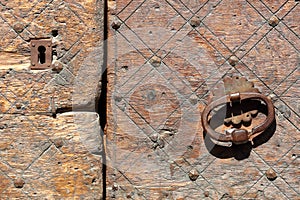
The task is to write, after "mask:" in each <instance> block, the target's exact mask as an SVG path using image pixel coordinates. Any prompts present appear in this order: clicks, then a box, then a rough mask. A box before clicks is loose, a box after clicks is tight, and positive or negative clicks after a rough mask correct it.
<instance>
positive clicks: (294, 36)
mask: <svg viewBox="0 0 300 200" xmlns="http://www.w3.org/2000/svg"><path fill="white" fill-rule="evenodd" d="M108 6H109V15H108V22H109V23H108V24H109V37H108V82H109V84H108V119H107V122H108V127H107V133H106V139H107V141H106V143H107V144H106V160H107V198H108V199H113V198H115V199H126V198H128V199H178V200H179V199H204V198H207V199H222V198H223V199H230V198H232V199H297V198H299V193H300V191H299V176H300V174H299V173H300V172H299V150H300V149H299V138H300V137H299V95H300V93H299V89H298V88H299V86H300V85H299V50H300V38H299V37H300V35H299V34H300V29H299V21H300V18H299V17H300V15H299V13H300V6H299V3H298V1H295V0H288V1H286V0H275V1H237V0H209V1H204V0H199V1H196V0H162V1H158V0H143V1H142V0H134V1H130V0H126V1H108ZM232 75H238V76H243V77H246V78H247V79H248V80H251V81H253V82H254V84H255V86H256V87H257V88H259V90H260V91H261V93H262V94H264V95H266V96H269V97H270V98H272V101H273V104H274V106H275V112H276V123H274V124H273V125H272V127H271V128H270V130H268V131H267V132H269V135H268V134H267V135H265V140H264V141H263V142H261V143H260V144H258V145H256V146H251V145H246V146H245V145H244V146H243V147H241V146H236V147H234V148H233V147H232V148H216V146H214V145H213V144H212V143H210V142H209V141H207V140H206V137H204V135H203V128H202V125H201V123H200V121H201V112H202V111H203V109H204V107H205V106H206V105H207V98H208V96H209V94H210V92H211V91H212V90H213V89H214V88H215V87H216V85H217V84H218V83H221V81H222V79H223V78H224V77H227V76H229V77H230V76H232ZM270 173H271V175H272V174H273V175H275V176H276V178H275V180H274V178H273V179H272V178H270V177H269V178H268V176H270Z"/></svg>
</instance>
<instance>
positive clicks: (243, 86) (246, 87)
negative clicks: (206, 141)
mask: <svg viewBox="0 0 300 200" xmlns="http://www.w3.org/2000/svg"><path fill="white" fill-rule="evenodd" d="M223 82H224V85H223V86H224V87H222V88H221V87H217V88H216V90H214V91H213V95H214V98H213V99H212V100H209V103H208V105H207V106H206V107H205V109H204V111H203V112H202V118H201V122H202V126H203V129H204V131H205V132H206V133H207V134H208V135H209V136H210V137H211V138H212V139H213V141H215V143H221V145H222V143H224V142H225V143H226V142H227V143H228V142H231V143H234V144H244V143H247V142H249V141H250V142H251V143H252V144H253V139H254V138H255V137H257V136H258V135H260V134H261V133H262V132H263V131H264V130H266V129H267V128H268V127H269V126H270V125H271V124H272V122H273V121H274V117H275V113H274V106H273V104H272V101H271V99H270V98H268V97H266V96H265V95H263V94H261V93H260V92H259V91H258V89H257V88H254V84H253V83H252V82H249V81H247V79H246V78H244V77H238V76H235V77H232V78H229V77H227V78H225V79H224V80H223ZM222 93H223V94H224V95H223V96H221V97H220V94H222ZM216 94H218V95H216ZM246 100H259V101H263V102H264V103H265V105H266V107H267V113H266V119H265V120H264V121H263V122H262V123H261V124H259V125H257V126H255V127H253V128H252V129H251V130H247V129H246V128H241V127H238V128H230V129H227V130H225V131H224V133H220V132H217V131H216V130H214V128H212V127H211V125H210V122H209V121H210V119H211V118H209V116H210V114H211V112H212V111H213V110H214V109H215V108H216V107H218V106H222V105H223V106H224V105H228V106H229V107H230V108H233V107H234V106H235V105H237V104H241V102H243V101H246ZM256 113H257V110H252V111H249V112H245V113H240V115H238V116H232V117H230V118H226V117H225V118H224V123H226V122H229V121H232V122H233V123H234V124H239V123H241V121H243V120H244V121H250V120H251V115H253V114H256Z"/></svg>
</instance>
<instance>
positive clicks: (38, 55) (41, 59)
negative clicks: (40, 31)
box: [30, 39, 52, 69]
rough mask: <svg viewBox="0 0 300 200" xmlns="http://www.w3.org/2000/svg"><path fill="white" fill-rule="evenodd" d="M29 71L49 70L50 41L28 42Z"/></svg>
mask: <svg viewBox="0 0 300 200" xmlns="http://www.w3.org/2000/svg"><path fill="white" fill-rule="evenodd" d="M30 50H31V69H49V68H50V67H51V63H52V41H51V39H33V40H31V41H30Z"/></svg>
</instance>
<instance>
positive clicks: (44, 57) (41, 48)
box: [38, 46, 46, 64]
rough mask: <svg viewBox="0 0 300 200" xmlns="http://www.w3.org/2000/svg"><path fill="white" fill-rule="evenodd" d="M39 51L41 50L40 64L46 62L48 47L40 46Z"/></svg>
mask: <svg viewBox="0 0 300 200" xmlns="http://www.w3.org/2000/svg"><path fill="white" fill-rule="evenodd" d="M38 51H39V57H38V59H39V63H40V64H44V63H45V62H46V54H45V52H46V48H45V47H44V46H39V48H38Z"/></svg>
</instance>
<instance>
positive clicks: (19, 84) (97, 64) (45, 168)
mask: <svg viewBox="0 0 300 200" xmlns="http://www.w3.org/2000/svg"><path fill="white" fill-rule="evenodd" d="M0 10H1V12H0V37H1V41H0V124H1V125H0V199H101V198H102V192H103V184H102V178H103V177H102V155H101V151H102V141H101V136H100V132H101V131H100V124H99V115H98V114H97V113H96V100H97V99H98V98H99V96H100V87H101V84H100V81H101V73H102V57H103V54H102V44H101V43H102V39H103V16H104V15H103V2H102V1H95V0H91V1H85V0H79V1H69V0H54V1H50V0H46V1H38V0H34V1H19V0H12V1H0ZM39 38H49V39H52V44H53V62H52V64H53V65H52V69H49V70H30V65H31V63H30V53H31V52H30V40H31V39H39Z"/></svg>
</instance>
